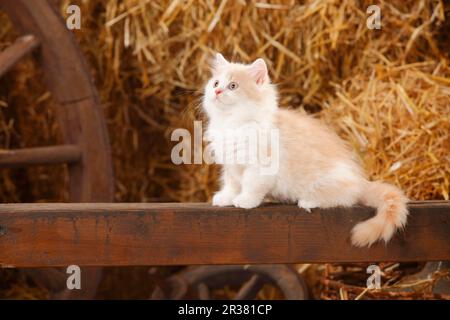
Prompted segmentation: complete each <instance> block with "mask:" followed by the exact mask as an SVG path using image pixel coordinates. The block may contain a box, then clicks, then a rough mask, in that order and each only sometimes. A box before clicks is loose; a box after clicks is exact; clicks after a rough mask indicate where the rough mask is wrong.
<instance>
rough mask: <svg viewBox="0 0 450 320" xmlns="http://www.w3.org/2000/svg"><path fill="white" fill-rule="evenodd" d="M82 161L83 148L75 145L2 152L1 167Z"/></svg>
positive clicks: (0, 151) (0, 155)
mask: <svg viewBox="0 0 450 320" xmlns="http://www.w3.org/2000/svg"><path fill="white" fill-rule="evenodd" d="M80 160H81V148H80V147H78V146H75V145H60V146H50V147H36V148H23V149H16V150H0V167H7V168H17V167H27V166H30V165H42V164H45V165H47V164H61V163H68V164H69V163H75V162H78V161H80Z"/></svg>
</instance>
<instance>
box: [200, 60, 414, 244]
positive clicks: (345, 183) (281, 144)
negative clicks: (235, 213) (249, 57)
mask: <svg viewBox="0 0 450 320" xmlns="http://www.w3.org/2000/svg"><path fill="white" fill-rule="evenodd" d="M211 69H212V78H211V79H210V80H209V81H208V83H207V84H206V87H205V94H204V98H203V108H204V109H205V111H206V114H207V116H208V119H209V123H208V127H207V130H206V137H207V139H208V140H209V141H210V142H211V145H212V146H213V147H212V148H213V149H214V148H216V149H217V145H218V141H217V140H218V138H217V137H218V136H217V134H215V133H217V132H221V131H224V130H230V129H231V130H238V129H240V128H243V127H245V126H247V125H249V124H256V125H257V126H258V128H263V129H264V130H266V129H275V130H278V132H279V141H278V144H277V145H276V146H275V145H271V148H275V147H277V148H278V152H279V164H278V170H277V172H275V173H272V174H262V173H261V167H262V165H260V164H258V163H257V164H249V165H246V164H233V163H231V164H227V163H225V164H224V165H223V170H222V176H221V178H222V188H221V190H220V191H219V192H218V193H216V194H215V195H214V197H213V200H212V203H213V205H215V206H231V205H234V206H235V207H239V208H245V209H250V208H255V207H257V206H259V205H260V204H261V203H262V202H263V200H264V198H265V197H266V196H271V197H273V198H275V199H277V200H280V201H282V202H294V203H297V204H298V206H299V207H301V208H303V209H306V210H307V211H310V210H311V209H312V208H329V207H335V206H346V207H348V206H352V205H354V204H356V203H358V202H361V203H363V204H365V205H368V206H371V207H376V208H377V213H376V215H375V216H374V217H372V218H371V219H369V220H367V221H363V222H360V223H358V224H357V225H356V226H355V227H354V228H353V230H352V237H351V240H352V243H353V245H355V246H358V247H363V246H370V245H372V244H373V243H374V242H376V241H378V240H381V239H382V240H384V241H385V242H388V241H389V240H390V239H391V238H392V236H393V234H394V232H395V231H396V229H398V228H402V227H404V226H405V224H406V220H407V215H408V210H407V207H406V203H407V201H408V199H407V198H406V196H405V195H404V194H403V192H402V191H401V190H399V189H398V188H396V187H394V186H393V185H389V184H386V183H383V182H378V181H375V182H371V181H368V180H367V179H366V178H365V176H364V173H363V171H362V169H361V167H360V165H359V164H358V162H357V160H356V159H355V158H354V156H353V154H352V151H351V150H350V149H349V148H348V146H347V145H346V143H345V142H343V141H342V140H341V139H340V138H339V137H338V135H337V134H335V133H334V132H333V131H332V130H331V129H329V128H328V127H326V126H325V125H324V124H322V123H320V121H319V120H316V119H314V118H312V117H310V116H307V115H303V114H300V113H298V112H296V111H293V110H285V109H280V108H278V101H277V91H276V88H275V86H274V85H272V84H271V83H270V79H269V75H268V71H267V66H266V64H265V62H264V60H263V59H257V60H256V61H255V62H253V63H252V64H250V65H243V64H238V63H230V62H228V61H227V60H226V59H225V58H224V57H223V56H222V55H221V54H217V55H216V57H215V59H214V60H213V64H212V68H211ZM214 132H215V133H214ZM258 147H259V144H258ZM234 151H236V150H234ZM272 151H273V150H272Z"/></svg>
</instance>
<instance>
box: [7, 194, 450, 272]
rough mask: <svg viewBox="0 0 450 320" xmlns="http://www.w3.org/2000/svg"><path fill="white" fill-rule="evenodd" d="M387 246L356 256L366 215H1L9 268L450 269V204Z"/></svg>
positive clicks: (68, 211) (48, 207)
mask: <svg viewBox="0 0 450 320" xmlns="http://www.w3.org/2000/svg"><path fill="white" fill-rule="evenodd" d="M409 208H410V212H411V214H410V217H409V221H408V225H407V227H406V229H405V230H404V231H402V232H398V234H397V235H396V236H395V238H394V239H393V240H392V241H391V242H390V243H389V244H388V245H385V244H384V243H378V244H376V245H374V246H373V247H371V248H369V249H367V248H355V247H352V246H351V245H350V230H351V229H352V227H353V226H354V225H355V224H356V223H357V222H359V221H362V220H365V219H367V218H369V217H370V216H371V215H373V214H374V209H372V208H367V207H353V208H333V209H326V210H325V209H320V210H319V209H318V210H312V213H306V212H305V211H303V210H301V209H299V208H298V207H296V206H288V205H273V204H269V205H265V206H262V207H260V208H257V209H253V210H242V209H237V208H218V207H211V206H210V205H208V204H192V203H191V204H176V203H159V204H158V203H153V204H139V203H122V204H85V203H81V204H4V205H0V264H1V265H3V266H16V267H37V266H67V265H70V264H77V265H80V266H84V265H89V266H121V265H184V264H260V263H300V262H371V261H437V260H450V202H443V201H438V202H416V203H411V204H410V205H409Z"/></svg>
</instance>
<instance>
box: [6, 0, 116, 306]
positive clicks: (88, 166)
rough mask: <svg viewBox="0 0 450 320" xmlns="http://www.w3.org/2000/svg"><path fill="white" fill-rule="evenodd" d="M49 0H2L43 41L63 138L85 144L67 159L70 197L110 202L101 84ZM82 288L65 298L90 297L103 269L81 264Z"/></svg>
mask: <svg viewBox="0 0 450 320" xmlns="http://www.w3.org/2000/svg"><path fill="white" fill-rule="evenodd" d="M52 3H55V4H56V2H55V1H50V0H39V1H30V0H1V1H0V10H3V11H5V12H6V14H7V15H8V16H9V18H10V19H11V21H12V23H13V24H14V26H15V27H16V29H17V30H18V31H19V32H21V33H22V34H30V33H32V34H33V35H34V36H35V37H36V38H37V39H38V40H39V42H40V50H39V54H37V55H36V58H37V60H38V63H39V65H40V66H41V68H42V71H43V75H44V80H45V82H46V84H47V87H48V88H49V91H50V92H51V94H52V97H53V98H54V99H55V100H56V102H57V104H56V106H57V108H56V119H57V122H58V124H59V127H60V128H61V130H62V136H63V139H64V143H65V144H71V145H77V146H79V147H80V148H81V150H82V158H81V161H78V162H73V163H71V164H70V165H69V176H70V193H69V196H70V198H69V200H70V201H72V202H110V201H113V199H114V190H113V188H114V179H113V173H112V161H111V155H110V145H109V141H108V132H107V128H106V122H105V120H104V118H103V116H102V108H101V105H100V102H99V97H98V93H97V90H96V88H95V86H94V83H93V79H92V77H91V76H90V73H89V68H88V66H87V63H86V61H85V59H84V57H83V53H82V51H81V49H80V48H79V46H78V45H77V42H76V39H75V36H74V33H73V32H72V31H70V30H68V29H67V28H66V25H65V21H64V20H63V19H62V17H61V16H60V14H59V11H58V8H57V7H55V6H54V5H52ZM83 274H84V276H83V280H82V282H83V283H82V287H83V290H72V291H67V292H61V293H60V294H59V296H60V297H65V298H80V297H81V298H84V299H88V298H92V297H94V294H95V290H96V286H97V283H98V281H99V279H100V274H101V272H100V270H98V269H95V268H90V269H88V270H83Z"/></svg>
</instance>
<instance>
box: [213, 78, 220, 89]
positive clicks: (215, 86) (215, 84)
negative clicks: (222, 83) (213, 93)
mask: <svg viewBox="0 0 450 320" xmlns="http://www.w3.org/2000/svg"><path fill="white" fill-rule="evenodd" d="M218 85H219V80H216V81H214V84H213V86H214V88H217V86H218Z"/></svg>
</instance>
